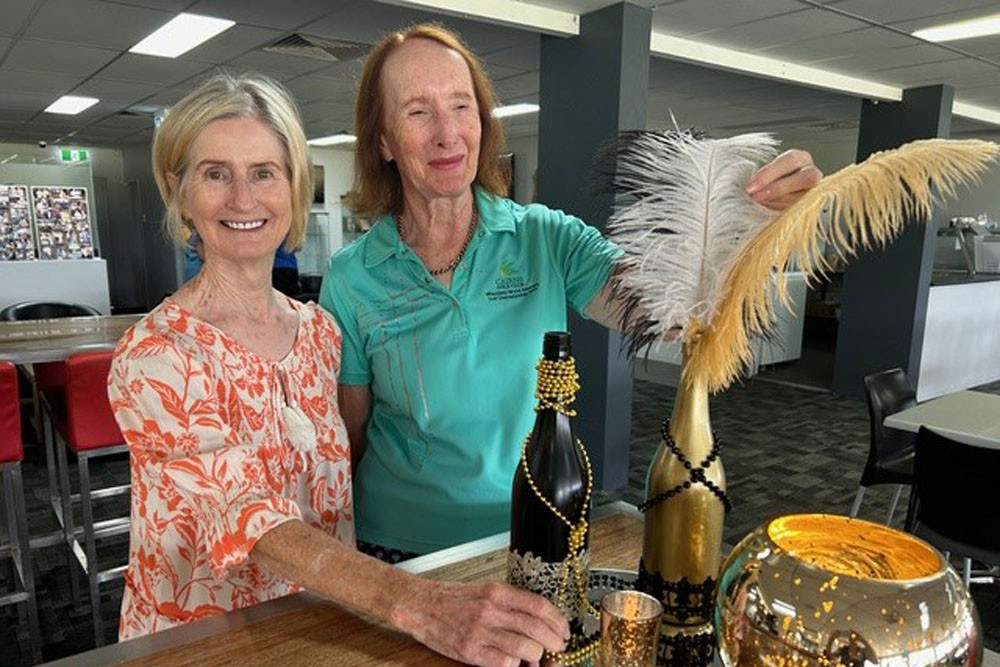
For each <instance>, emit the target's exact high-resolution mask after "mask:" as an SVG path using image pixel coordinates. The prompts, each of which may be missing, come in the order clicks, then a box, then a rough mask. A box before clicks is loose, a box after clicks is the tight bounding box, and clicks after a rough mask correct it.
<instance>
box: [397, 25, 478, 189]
mask: <svg viewBox="0 0 1000 667" xmlns="http://www.w3.org/2000/svg"><path fill="white" fill-rule="evenodd" d="M380 87H381V93H382V95H383V100H384V113H383V118H382V135H381V138H380V147H379V150H380V152H381V153H382V158H383V159H385V160H392V161H394V162H395V163H396V166H397V168H398V169H399V174H400V177H401V179H402V182H403V190H404V192H405V193H406V196H408V197H413V196H419V197H421V198H423V199H424V200H425V201H430V200H432V199H436V198H442V197H447V198H452V197H458V196H462V195H464V194H466V193H468V192H469V191H470V190H469V188H470V186H471V185H472V182H473V180H475V178H476V169H477V165H478V162H479V146H480V140H481V138H482V127H481V125H480V121H479V107H478V105H477V104H476V93H475V89H474V87H473V84H472V75H471V74H470V73H469V67H468V65H466V64H465V60H463V59H462V56H461V55H459V53H458V52H456V51H454V50H452V49H449V48H448V47H446V46H444V45H442V44H440V43H438V42H435V41H432V40H429V39H411V40H408V41H406V42H404V43H403V44H402V45H400V46H399V47H398V48H397V49H396V50H395V51H393V52H392V54H391V55H390V56H389V57H388V59H386V62H385V67H384V69H383V71H382V81H381V86H380Z"/></svg>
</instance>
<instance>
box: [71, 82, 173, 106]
mask: <svg viewBox="0 0 1000 667" xmlns="http://www.w3.org/2000/svg"><path fill="white" fill-rule="evenodd" d="M160 89H161V86H160V85H159V84H155V83H140V82H138V81H125V80H122V79H105V78H103V77H97V78H93V79H90V80H88V81H86V82H84V83H82V84H80V86H79V87H77V88H75V89H74V90H73V94H74V95H85V96H89V97H96V98H98V99H101V100H107V101H108V102H113V103H115V104H123V105H128V104H134V103H136V102H138V101H139V100H143V99H145V98H147V97H149V96H150V95H153V94H155V93H157V92H159V90H160Z"/></svg>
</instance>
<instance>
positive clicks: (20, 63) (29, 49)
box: [3, 37, 120, 76]
mask: <svg viewBox="0 0 1000 667" xmlns="http://www.w3.org/2000/svg"><path fill="white" fill-rule="evenodd" d="M119 53H120V52H119V51H112V50H109V49H101V48H96V47H92V46H79V45H76V44H66V43H64V42H59V41H54V40H47V39H30V38H26V37H22V38H21V39H19V40H17V41H16V42H15V43H14V47H13V48H12V49H11V51H10V53H9V54H8V55H7V59H6V60H5V61H4V63H3V64H4V67H9V68H11V69H17V70H27V71H31V72H58V73H63V74H79V75H86V76H89V75H91V74H93V73H94V72H96V71H97V70H99V69H100V68H101V67H103V66H104V65H106V64H108V63H109V62H111V61H112V60H113V59H114V58H115V57H117V56H118V54H119Z"/></svg>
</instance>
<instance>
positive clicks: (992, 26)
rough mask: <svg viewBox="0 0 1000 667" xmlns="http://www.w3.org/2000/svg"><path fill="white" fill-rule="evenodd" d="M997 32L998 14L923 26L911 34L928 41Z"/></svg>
mask: <svg viewBox="0 0 1000 667" xmlns="http://www.w3.org/2000/svg"><path fill="white" fill-rule="evenodd" d="M997 33H1000V14H992V15H990V16H983V17H981V18H978V19H972V20H971V21H959V22H958V23H946V24H944V25H937V26H933V27H931V28H924V29H923V30H917V31H916V32H914V33H913V36H914V37H919V38H920V39H926V40H927V41H929V42H950V41H952V40H956V39H969V38H970V37H983V36H985V35H995V34H997Z"/></svg>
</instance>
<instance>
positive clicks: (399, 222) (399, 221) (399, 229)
mask: <svg viewBox="0 0 1000 667" xmlns="http://www.w3.org/2000/svg"><path fill="white" fill-rule="evenodd" d="M478 222H479V211H477V210H476V207H475V206H473V207H472V221H471V222H469V234H468V236H466V237H465V243H463V244H462V247H461V249H460V250H459V251H458V254H457V255H455V258H454V259H453V260H451V261H450V262H448V264H447V265H445V266H442V267H441V268H439V269H427V273H429V274H431V275H432V276H440V275H442V274H445V273H448V272H449V271H454V270H455V268H456V267H457V266H458V265H459V263H460V262H461V261H462V258H463V257H465V251H466V250H468V248H469V243H471V242H472V234H473V233H474V232H475V231H476V223H478ZM396 233H397V234H398V235H399V239H400V240H401V241H402V239H403V216H402V214H400V215H399V216H398V217H397V218H396ZM403 243H406V241H403Z"/></svg>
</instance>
